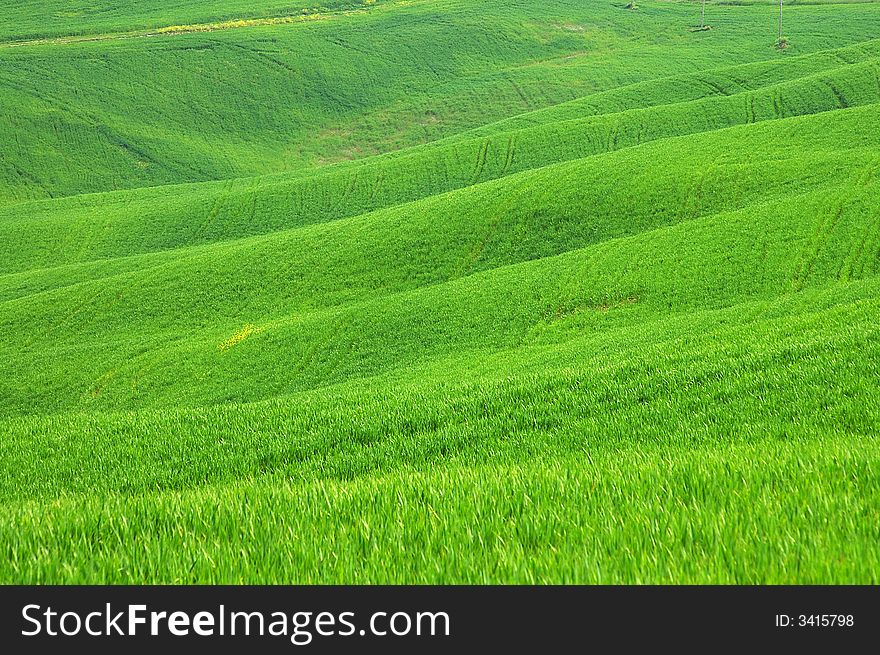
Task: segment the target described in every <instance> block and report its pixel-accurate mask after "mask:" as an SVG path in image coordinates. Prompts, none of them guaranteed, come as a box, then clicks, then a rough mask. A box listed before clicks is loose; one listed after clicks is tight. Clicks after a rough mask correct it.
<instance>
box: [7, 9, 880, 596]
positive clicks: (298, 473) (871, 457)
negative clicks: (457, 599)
mask: <svg viewBox="0 0 880 655" xmlns="http://www.w3.org/2000/svg"><path fill="white" fill-rule="evenodd" d="M625 4H626V3H625V2H621V3H612V2H600V1H599V0H542V2H530V1H526V0H480V1H477V0H408V1H398V0H377V1H375V2H369V1H363V2H362V1H360V0H345V1H342V0H340V1H338V2H337V1H335V0H323V2H320V3H319V2H311V1H310V0H293V1H291V0H286V1H284V2H282V1H280V0H278V1H274V0H273V1H268V2H255V1H254V0H213V1H211V2H195V1H194V0H149V1H144V2H135V1H134V0H116V1H115V2H113V3H104V4H103V5H102V4H100V3H95V2H92V1H89V2H85V1H79V0H77V1H76V2H62V1H61V0H37V1H35V2H28V3H21V2H10V1H8V0H0V10H2V15H3V18H2V20H0V335H2V339H0V500H2V503H0V553H2V554H3V557H0V583H343V584H352V583H453V584H456V583H679V584H680V583H745V584H752V583H774V584H775V583H856V584H865V583H873V584H878V583H880V443H878V436H880V35H878V33H877V29H876V28H877V25H880V3H877V4H875V3H873V2H842V3H834V2H824V1H815V2H796V3H795V2H792V3H790V4H789V3H786V5H785V6H784V15H783V18H784V35H785V37H786V38H787V40H788V47H786V48H784V49H780V48H778V47H777V46H776V39H777V20H778V11H779V9H778V4H775V3H774V2H772V1H770V0H768V1H767V2H763V1H755V2H742V3H739V2H725V3H723V4H719V3H716V2H709V3H708V4H707V7H706V22H707V23H708V24H709V25H710V26H711V29H710V30H706V31H694V28H695V27H696V26H698V25H699V21H700V6H699V3H695V2H668V1H661V0H646V1H645V2H639V3H638V8H637V9H627V8H625V6H624V5H625Z"/></svg>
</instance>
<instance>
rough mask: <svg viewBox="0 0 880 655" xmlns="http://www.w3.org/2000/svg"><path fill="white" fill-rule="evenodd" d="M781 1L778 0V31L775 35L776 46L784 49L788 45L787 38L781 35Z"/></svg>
mask: <svg viewBox="0 0 880 655" xmlns="http://www.w3.org/2000/svg"><path fill="white" fill-rule="evenodd" d="M782 3H783V0H779V33H778V34H777V36H776V47H777V48H779V49H780V50H785V49H786V48H787V47H788V39H786V38H785V37H784V36H782Z"/></svg>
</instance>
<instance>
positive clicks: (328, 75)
mask: <svg viewBox="0 0 880 655" xmlns="http://www.w3.org/2000/svg"><path fill="white" fill-rule="evenodd" d="M227 1H228V0H227ZM238 1H239V2H241V0H238ZM224 4H225V3H217V5H216V7H217V8H218V11H220V8H222V7H223V6H224ZM190 5H191V6H195V3H190ZM123 6H124V5H123ZM130 6H131V7H140V6H141V5H140V4H137V5H135V4H134V3H130ZM199 6H201V7H204V6H213V5H204V4H203V3H200V5H199ZM26 7H27V9H26V11H28V12H31V11H32V10H31V9H30V5H29V4H28V5H26ZM696 9H697V8H696V7H694V6H693V5H689V4H668V3H658V4H654V5H650V4H649V5H644V6H643V7H642V8H641V9H640V10H639V11H628V10H624V9H621V8H620V7H617V6H615V5H612V4H604V3H600V2H597V1H591V2H588V3H584V2H580V1H575V0H567V1H566V0H555V1H554V2H549V3H511V2H509V1H508V0H490V1H488V2H481V3H473V2H470V1H469V0H419V1H417V2H412V3H407V4H400V3H382V4H377V5H371V8H369V9H368V10H367V11H365V12H357V13H355V14H345V13H343V14H331V15H328V17H327V19H325V20H310V21H304V22H297V23H290V24H283V25H257V26H251V27H241V28H231V29H221V30H217V31H213V32H208V33H189V34H181V35H177V36H164V37H152V38H129V39H118V38H116V39H109V40H104V41H96V42H87V43H71V44H63V43H61V44H59V43H51V42H50V43H48V44H42V45H31V46H19V47H9V46H6V47H0V125H2V129H0V152H2V153H3V156H2V159H0V181H2V183H3V185H2V186H3V188H2V193H0V203H2V202H15V201H20V200H25V199H31V198H46V197H57V196H66V195H74V194H80V193H88V192H95V191H106V190H109V189H122V188H132V187H140V186H155V185H160V184H170V183H176V182H185V181H205V180H215V179H221V178H223V179H225V178H231V177H240V176H250V175H259V174H265V173H271V172H280V171H288V170H300V169H302V167H303V166H306V165H312V164H320V163H329V162H336V161H343V160H348V159H357V158H361V157H363V156H366V155H370V154H379V153H382V152H386V151H388V150H391V149H398V148H402V147H406V146H411V145H415V144H419V143H424V142H426V141H430V140H434V139H437V138H440V137H444V136H449V135H452V134H455V133H457V132H459V131H461V130H462V129H466V128H473V127H477V126H479V125H481V124H485V123H486V122H489V121H493V120H500V119H503V118H508V117H510V116H511V115H513V114H518V113H521V112H523V111H528V110H534V109H538V108H542V107H547V106H548V105H555V104H558V103H560V102H564V101H568V100H573V99H576V98H580V97H583V96H585V95H588V94H592V93H595V92H597V91H606V90H609V89H613V88H615V87H619V86H621V85H626V84H632V83H636V82H644V81H646V80H650V79H656V78H657V77H666V76H677V75H681V73H683V72H684V73H687V72H690V73H695V72H697V71H705V70H707V69H713V68H718V67H728V66H730V65H731V64H734V63H743V62H755V61H762V60H767V59H768V58H774V57H775V58H778V57H777V55H778V53H777V52H775V51H774V48H773V40H774V38H775V37H774V36H773V34H774V33H775V32H774V29H775V23H774V16H773V13H772V9H770V8H769V7H767V6H766V5H764V6H749V7H728V6H718V7H714V8H713V11H714V12H715V13H716V20H715V23H716V29H715V30H714V31H713V32H712V34H711V35H706V34H694V33H692V32H690V31H689V26H690V25H691V24H692V21H693V19H694V17H695V15H696V13H695V11H696ZM17 11H24V10H23V9H18V10H17ZM120 11H123V10H122V9H120ZM126 11H127V10H126ZM137 11H140V9H138V10H137ZM169 11H170V10H169ZM199 11H206V10H204V9H200V10H199ZM878 12H880V5H873V4H869V5H843V6H834V7H824V6H820V7H815V8H811V9H810V11H803V10H801V9H800V8H798V11H792V12H791V13H792V17H791V29H792V33H793V34H798V35H799V38H797V39H794V38H793V40H792V43H793V47H792V48H791V49H789V50H788V51H787V52H786V56H790V55H795V54H803V53H810V52H815V51H817V50H826V49H829V48H835V47H840V46H842V45H846V44H848V43H852V42H857V41H862V40H866V39H869V38H876V36H877V34H876V29H875V26H876V24H877V20H878V17H880V13H878ZM258 13H259V12H258ZM29 15H34V14H29ZM122 15H126V14H122ZM487 16H489V17H491V21H487V20H486V17H487ZM132 20H133V21H134V20H135V18H132ZM193 20H195V19H193ZM169 21H171V18H169ZM90 24H91V23H90ZM99 24H100V23H99ZM757 34H766V35H767V37H766V38H765V39H760V38H755V35H757ZM401 53H404V54H403V55H401ZM670 53H675V56H670Z"/></svg>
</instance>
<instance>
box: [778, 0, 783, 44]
mask: <svg viewBox="0 0 880 655" xmlns="http://www.w3.org/2000/svg"><path fill="white" fill-rule="evenodd" d="M777 38H778V39H779V40H780V41H782V0H779V35H778V36H777Z"/></svg>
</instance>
